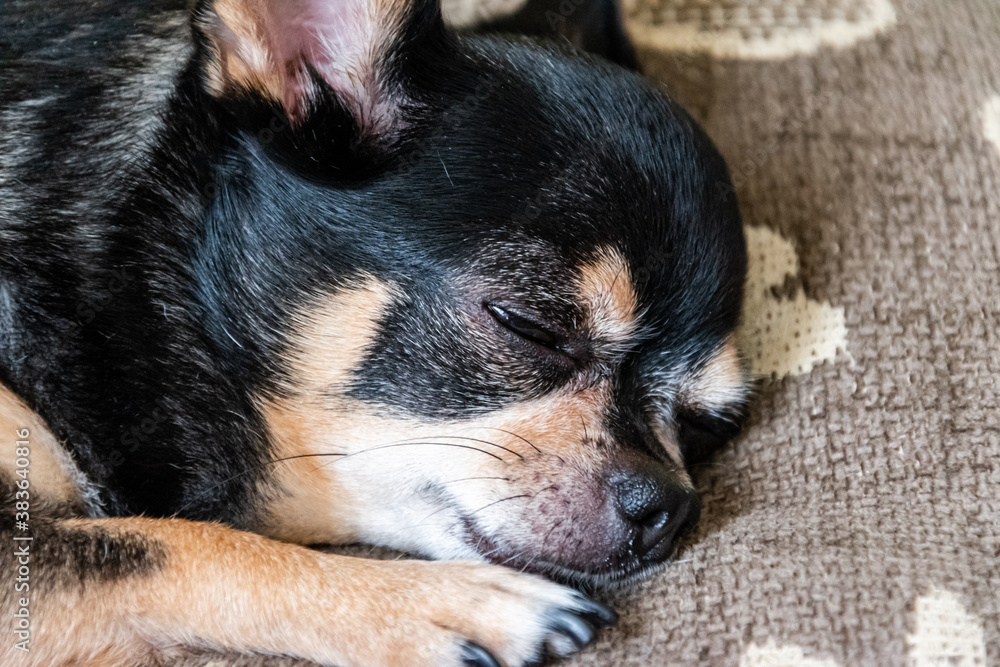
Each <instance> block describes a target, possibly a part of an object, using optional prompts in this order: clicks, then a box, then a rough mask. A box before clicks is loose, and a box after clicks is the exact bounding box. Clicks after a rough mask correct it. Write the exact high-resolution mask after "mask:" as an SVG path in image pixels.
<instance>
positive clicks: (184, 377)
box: [0, 0, 746, 528]
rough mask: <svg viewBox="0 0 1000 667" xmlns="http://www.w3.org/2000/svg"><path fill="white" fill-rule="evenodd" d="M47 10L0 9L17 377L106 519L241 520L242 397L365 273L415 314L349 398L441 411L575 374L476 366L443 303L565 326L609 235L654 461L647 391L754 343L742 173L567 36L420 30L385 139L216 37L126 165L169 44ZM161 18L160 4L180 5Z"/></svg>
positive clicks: (637, 399) (146, 31) (657, 99)
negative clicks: (628, 289) (115, 144)
mask: <svg viewBox="0 0 1000 667" xmlns="http://www.w3.org/2000/svg"><path fill="white" fill-rule="evenodd" d="M55 4H56V6H51V7H50V6H49V5H44V7H43V8H40V7H39V6H38V5H37V4H35V3H29V2H23V1H22V0H13V1H11V0H8V3H7V7H6V9H5V10H4V12H3V14H2V16H0V34H2V35H3V37H2V38H0V39H2V40H3V41H2V43H0V69H2V71H3V77H2V79H0V81H2V84H0V85H2V86H3V87H2V88H0V100H2V105H3V106H2V110H3V112H4V113H10V112H11V110H12V109H15V108H16V109H17V110H18V111H17V113H18V114H20V116H19V117H23V118H25V119H29V120H28V121H26V122H27V123H28V125H22V126H21V127H20V128H18V129H17V130H16V131H17V132H19V133H21V134H20V135H18V136H24V137H26V139H25V141H27V140H28V139H27V137H29V136H30V137H31V138H32V139H31V141H33V142H35V143H33V144H31V145H30V146H26V147H25V151H26V154H25V157H24V159H23V160H15V159H13V158H11V159H10V162H13V163H14V164H13V165H12V166H11V167H10V168H8V169H5V170H4V171H3V172H2V178H3V187H4V191H5V195H4V197H5V198H6V199H7V200H8V201H9V202H11V203H9V204H8V205H6V208H4V207H3V205H0V242H2V248H0V381H2V382H3V383H4V384H6V385H7V386H9V387H11V388H12V389H13V390H14V391H15V392H17V393H18V394H19V395H20V396H21V397H22V398H23V399H24V400H25V401H26V402H27V403H28V404H29V405H30V407H31V408H32V409H34V410H36V411H37V412H38V413H39V414H40V415H42V417H44V418H45V419H46V420H47V422H48V424H49V425H50V426H51V427H52V429H53V431H54V432H55V434H56V435H57V437H58V438H59V439H61V440H62V441H64V442H65V443H66V444H67V446H68V447H69V448H70V450H71V452H72V454H73V456H74V458H75V459H76V461H77V462H78V464H79V466H80V468H81V469H82V470H83V472H84V473H85V474H86V475H87V477H88V478H89V479H90V480H91V481H92V482H93V483H94V485H95V487H96V488H97V489H99V493H100V499H101V501H102V502H103V504H104V506H105V509H106V511H107V512H109V513H110V514H115V515H128V514H137V513H145V514H147V515H150V516H168V515H175V514H176V515H180V516H184V517H188V518H193V519H211V520H221V521H225V522H227V523H229V524H232V525H234V526H237V527H246V528H252V527H253V525H254V522H255V520H256V513H255V511H256V505H255V502H256V498H255V495H254V493H255V492H254V489H255V488H256V487H255V483H256V482H257V481H259V480H260V479H261V478H262V477H263V476H264V475H266V473H267V471H268V465H269V460H270V451H269V444H268V443H267V442H266V441H265V439H264V436H263V435H262V434H263V433H264V424H263V423H262V417H261V415H260V414H259V413H258V412H257V410H256V407H255V404H254V400H253V399H254V397H255V396H259V395H266V394H269V393H279V392H280V391H281V389H280V386H279V380H281V379H282V377H283V373H285V372H286V371H285V369H284V368H283V367H282V365H281V364H280V363H279V360H280V359H281V358H282V353H283V352H285V351H286V350H287V347H288V345H289V339H290V337H291V336H293V335H294V334H295V333H296V332H295V330H294V328H293V326H292V324H291V323H290V321H289V315H290V313H291V312H293V311H294V310H295V309H296V308H298V307H300V306H302V305H303V304H306V303H308V302H309V301H310V299H312V298H314V297H315V295H316V294H318V293H322V292H324V291H329V290H331V289H333V288H335V287H336V286H340V285H345V284H351V283H352V282H353V281H356V280H357V279H358V277H359V276H360V275H361V274H362V273H366V274H371V275H373V276H376V277H379V278H382V279H387V280H392V281H394V282H395V283H397V284H398V285H400V286H401V289H402V291H403V293H404V294H405V298H403V299H402V300H401V301H399V302H398V303H396V304H395V305H394V306H393V309H392V311H391V312H390V313H389V314H388V316H387V318H386V321H385V323H384V326H383V327H382V329H381V331H380V334H379V335H380V337H379V339H378V341H377V345H375V346H374V350H375V352H373V353H372V354H371V355H370V356H369V357H368V358H367V360H366V361H365V364H364V367H363V369H362V371H361V372H360V373H359V376H358V377H359V379H358V380H357V381H356V383H355V384H354V386H353V387H352V388H351V391H352V392H353V394H354V396H356V397H358V398H360V399H363V400H366V401H374V402H378V403H380V404H383V405H385V406H387V407H389V408H391V409H393V410H398V411H400V412H403V413H409V414H415V415H420V416H422V417H425V418H430V419H444V418H449V419H452V418H461V417H466V416H471V415H475V414H481V413H483V412H486V411H489V410H494V409H497V408H500V407H502V406H505V405H507V404H509V403H510V402H512V401H514V400H515V399H523V398H525V397H529V396H538V395H542V394H544V393H545V392H547V391H550V390H551V389H552V388H554V387H556V386H559V385H560V384H561V383H563V382H564V381H565V379H566V376H567V373H569V372H570V370H568V369H567V368H566V366H565V365H561V364H559V363H556V362H552V363H549V362H548V361H545V359H544V358H543V359H542V360H541V361H539V359H538V358H536V357H532V356H529V355H525V354H521V353H518V348H516V347H515V346H516V345H517V344H519V343H511V348H510V349H508V350H503V349H497V350H495V354H494V355H492V356H484V355H483V354H482V353H481V352H480V351H481V350H482V347H481V346H478V345H477V344H476V342H475V341H472V340H470V338H469V336H470V333H469V332H468V331H466V330H463V329H462V328H461V327H459V326H457V325H456V324H455V322H456V320H455V319H454V318H452V317H449V314H450V313H455V312H463V311H468V310H469V309H473V310H474V309H478V308H480V307H481V306H482V303H484V302H486V301H489V302H504V301H511V302H518V303H522V304H523V303H527V304H529V306H530V307H531V308H532V309H534V310H536V311H540V312H543V313H545V316H546V317H547V318H549V319H551V320H552V321H553V322H556V323H558V322H572V320H573V318H574V313H573V312H572V309H571V308H568V307H567V306H566V301H567V300H566V298H565V294H562V293H560V291H559V290H560V287H559V286H560V285H566V284H568V282H569V278H570V276H571V275H572V273H571V272H572V270H573V267H574V266H576V265H577V264H578V263H579V262H580V261H581V260H582V259H584V258H586V257H587V256H588V254H589V253H591V252H592V250H593V248H594V247H595V246H597V245H600V244H611V245H613V246H615V247H617V248H619V249H620V250H621V252H622V253H623V254H624V256H625V257H626V259H627V261H628V262H629V264H630V266H631V267H632V270H633V273H634V274H635V275H636V276H637V282H638V285H637V287H638V289H639V296H640V299H641V306H642V309H643V310H644V312H645V315H644V318H643V321H642V326H643V330H644V331H646V332H648V334H647V335H646V336H645V338H644V339H643V341H642V342H641V344H637V346H636V347H635V348H634V349H633V350H631V351H630V353H629V356H628V360H627V362H626V363H624V364H622V365H621V366H620V367H618V368H617V370H616V371H615V373H616V379H615V387H616V391H617V392H618V398H617V400H616V404H617V405H619V406H629V407H623V408H622V409H621V410H619V412H618V413H617V414H616V415H615V416H614V420H615V424H614V425H613V427H614V429H616V430H617V431H621V432H627V433H630V434H631V435H632V436H633V437H631V438H630V441H631V442H635V443H636V446H637V447H639V448H642V449H646V450H647V451H652V449H653V445H652V444H651V442H652V441H651V435H650V434H649V432H648V427H647V426H644V424H645V421H644V420H643V419H642V411H643V410H645V409H646V408H647V407H648V406H646V405H645V404H644V398H643V388H644V386H645V384H644V383H645V382H646V378H648V377H650V376H651V375H655V374H656V373H659V372H666V371H667V370H670V369H674V368H676V367H678V366H687V367H695V366H697V364H699V363H702V362H703V361H704V359H705V358H706V357H707V356H708V355H709V354H710V353H711V352H712V351H713V350H715V349H716V348H717V347H718V346H719V345H720V344H721V342H722V341H723V340H724V339H725V338H726V337H727V336H728V335H729V334H730V333H731V332H732V330H733V329H734V328H735V326H736V323H737V320H738V318H739V312H740V302H741V297H742V282H743V276H744V274H745V267H746V259H745V248H744V242H743V236H742V231H741V227H740V222H739V214H738V211H737V209H736V204H735V201H734V200H733V199H732V198H728V197H720V196H718V193H719V192H725V191H728V189H731V188H728V186H729V177H728V175H727V171H726V167H725V165H724V164H723V161H722V159H721V157H720V156H719V154H718V153H717V151H716V150H715V149H714V147H713V146H712V144H711V142H710V141H709V139H708V138H707V137H706V136H705V134H704V133H703V132H702V131H701V130H700V129H699V128H698V127H697V125H696V124H695V123H694V122H693V121H692V120H691V119H690V118H689V117H688V116H687V114H686V113H684V111H683V110H681V109H680V108H679V107H678V106H677V105H675V104H674V103H672V102H671V101H670V100H669V99H668V98H667V97H666V96H665V95H664V94H663V93H662V92H661V91H659V90H657V89H655V88H654V87H653V86H652V85H650V84H649V83H647V82H646V81H644V80H643V79H642V78H641V77H640V76H639V75H638V74H635V73H632V72H628V71H625V70H623V69H622V68H620V67H618V66H616V65H612V64H609V63H607V62H604V61H602V60H598V59H593V58H589V57H586V56H580V55H577V54H574V53H571V52H570V51H568V50H564V49H563V48H562V47H561V46H560V45H559V44H558V43H556V44H549V45H541V44H538V43H535V42H531V41H527V40H523V41H515V42H512V41H509V40H505V39H499V38H495V37H484V36H461V37H457V36H452V35H450V34H447V33H445V32H443V31H441V30H440V28H439V26H438V24H437V17H436V15H434V14H433V13H432V14H428V15H427V16H423V17H419V18H418V19H415V20H413V21H412V23H411V26H410V28H409V29H410V30H411V34H408V36H407V39H406V44H407V45H409V46H408V47H407V48H408V50H407V53H406V57H402V56H400V55H398V54H394V53H390V54H389V55H388V56H387V64H386V67H388V68H389V69H390V71H392V72H393V73H394V76H395V77H396V78H397V80H398V81H399V82H400V84H401V85H403V86H405V88H406V91H407V93H408V94H409V95H410V98H411V102H410V106H408V108H407V109H406V110H405V115H406V120H407V123H406V125H405V127H406V129H405V131H403V132H402V133H401V134H400V135H398V136H395V137H391V138H390V140H386V139H384V138H383V139H380V140H378V141H373V140H369V139H366V137H365V136H364V132H363V131H362V129H361V128H359V126H358V125H357V124H356V123H355V121H354V118H353V117H352V116H351V114H350V113H348V111H347V110H346V108H345V107H344V106H343V105H342V104H341V101H340V100H339V99H338V98H337V97H336V95H334V94H333V93H332V91H328V92H327V93H325V94H324V95H322V96H321V97H320V99H319V101H318V102H317V103H316V105H315V107H314V108H313V110H312V113H311V114H310V115H309V116H308V119H307V121H306V122H305V124H304V125H299V126H294V127H293V124H292V123H291V122H290V120H289V119H288V118H287V117H286V116H285V114H284V112H283V111H282V110H281V109H280V108H278V107H277V106H276V105H274V104H272V103H268V102H266V101H265V100H263V99H257V98H254V97H252V96H250V95H245V96H243V97H241V98H238V99H237V98H233V97H228V98H226V99H224V100H221V101H220V100H218V99H216V98H213V97H211V96H209V95H208V94H207V93H206V92H205V91H204V86H203V83H202V81H201V79H200V74H199V72H200V71H201V63H202V62H203V60H204V59H205V58H207V57H208V55H207V53H206V52H205V51H204V49H202V48H197V49H196V50H195V51H194V53H193V56H192V59H191V60H190V61H188V63H187V65H183V66H181V65H182V63H178V66H177V67H175V68H174V69H175V71H176V78H175V80H174V84H173V85H174V89H173V92H172V93H171V94H169V96H165V99H164V101H163V103H162V104H161V105H159V107H158V108H159V114H160V115H161V117H162V123H160V124H159V127H158V129H157V130H156V134H155V136H154V137H152V138H151V139H150V140H149V141H148V143H146V144H143V145H142V146H141V147H140V148H141V150H140V152H138V153H136V152H133V151H132V150H131V149H128V150H115V149H114V148H112V149H106V148H102V147H101V145H100V141H101V139H102V137H103V138H107V137H108V136H112V135H113V133H114V131H115V129H116V127H117V125H118V124H120V123H122V122H123V121H122V118H124V117H127V116H128V115H129V113H130V110H129V108H128V106H127V104H126V103H122V102H121V97H120V95H119V94H118V93H116V95H118V97H115V98H114V99H115V102H114V103H113V104H112V103H110V102H109V97H108V96H109V91H110V90H117V87H120V86H122V85H125V84H124V83H123V82H125V81H130V82H132V83H129V84H127V85H130V86H135V85H136V84H135V83H134V77H135V76H136V75H137V73H138V72H140V71H142V70H144V69H147V68H150V67H152V66H153V65H152V64H151V63H150V62H149V61H148V58H147V57H146V56H145V55H143V51H142V50H141V49H139V48H135V47H136V45H141V44H143V43H144V40H149V39H151V38H158V39H162V40H165V41H169V40H175V39H177V36H176V33H175V31H172V30H168V29H167V28H164V27H162V20H160V19H153V18H151V16H152V12H151V10H150V8H149V7H148V5H149V3H143V2H120V1H116V2H114V3H108V2H79V3H70V2H60V3H55ZM169 4H170V6H169V7H168V6H167V5H168V3H158V4H157V5H156V7H155V10H156V12H164V11H166V10H167V9H174V10H181V9H183V7H182V5H183V3H169ZM609 7H611V5H610V4H609V3H604V2H598V3H594V5H593V8H592V9H593V11H595V12H600V11H611V10H613V8H612V9H611V10H609V9H608V8H609ZM588 11H589V10H588ZM582 12H583V10H582V9H581V16H582V15H583V14H582ZM80 26H89V27H88V28H87V29H86V30H84V31H83V32H82V33H81V32H80V30H81V28H80ZM609 30H610V31H611V32H612V33H615V31H618V30H620V26H619V25H618V24H617V23H613V24H611V27H610V28H609ZM602 39H605V40H606V41H607V44H606V45H605V48H602V49H601V50H602V51H604V52H605V53H607V54H609V55H610V56H612V57H613V58H615V59H617V60H619V61H620V62H623V63H624V64H626V65H631V64H634V62H633V60H632V56H631V55H630V52H624V53H618V54H617V55H616V54H615V53H614V52H612V51H609V48H610V46H608V45H610V44H613V43H616V42H615V38H614V37H613V36H612V37H608V36H607V35H604V37H602ZM581 43H582V44H583V45H584V46H587V44H589V43H591V42H590V41H587V40H584V41H583V42H581ZM623 49H624V47H623ZM624 51H627V49H624ZM134 92H135V94H136V95H137V96H138V97H139V98H141V97H142V96H144V95H152V94H154V93H155V91H152V90H137V89H134ZM37 99H48V101H47V102H46V103H45V104H44V105H43V107H42V108H40V109H39V110H38V111H37V112H35V111H34V110H33V109H34V107H32V106H31V101H32V100H37ZM18 105H20V106H18ZM102 151H103V152H102ZM108 161H110V162H111V164H110V165H109V164H108ZM95 173H97V174H99V176H100V178H99V179H97V180H96V181H95V178H94V174H95ZM535 241H541V242H544V243H545V244H546V245H545V246H544V247H540V246H538V245H537V244H536V245H533V242H535ZM540 276H542V277H543V280H544V282H545V283H546V284H549V285H552V286H553V287H552V290H551V291H550V292H549V293H544V294H542V293H537V292H536V291H535V287H534V286H535V285H536V284H537V282H538V280H539V277H540ZM460 284H461V285H482V286H483V287H482V289H479V290H478V291H477V290H472V291H471V292H470V291H468V290H462V289H459V288H458V287H457V285H460ZM725 416H727V415H723V417H725ZM696 417H697V418H698V419H703V418H704V416H696ZM717 418H718V416H716V417H713V418H712V419H717ZM713 423H714V422H713Z"/></svg>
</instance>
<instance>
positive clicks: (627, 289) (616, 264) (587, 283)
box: [578, 247, 639, 342]
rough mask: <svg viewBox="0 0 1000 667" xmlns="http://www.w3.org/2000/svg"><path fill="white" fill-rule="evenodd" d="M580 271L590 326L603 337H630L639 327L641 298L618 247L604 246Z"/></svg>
mask: <svg viewBox="0 0 1000 667" xmlns="http://www.w3.org/2000/svg"><path fill="white" fill-rule="evenodd" d="M579 271H580V278H579V283H578V295H579V299H580V302H581V304H582V305H583V306H584V310H585V312H586V313H587V322H586V324H587V326H588V327H589V328H590V329H591V331H593V332H594V333H595V334H596V335H597V336H599V337H601V338H606V339H608V340H611V341H614V342H624V341H626V340H628V338H629V336H630V335H631V334H632V333H633V331H635V328H636V323H637V320H638V307H639V298H638V296H637V295H636V293H635V287H634V286H633V284H632V273H631V271H630V270H629V267H628V263H627V262H626V261H625V258H624V257H623V256H622V254H621V253H620V252H619V251H618V250H616V249H615V248H611V247H604V248H601V249H600V250H599V251H598V252H597V254H596V255H595V257H594V258H593V259H592V260H591V261H589V262H587V263H586V264H584V265H583V266H581V267H580V269H579Z"/></svg>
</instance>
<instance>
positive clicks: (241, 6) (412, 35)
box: [195, 0, 444, 136]
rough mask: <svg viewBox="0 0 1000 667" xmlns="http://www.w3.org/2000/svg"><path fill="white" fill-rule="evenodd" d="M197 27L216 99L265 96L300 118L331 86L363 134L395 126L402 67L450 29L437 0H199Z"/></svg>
mask: <svg viewBox="0 0 1000 667" xmlns="http://www.w3.org/2000/svg"><path fill="white" fill-rule="evenodd" d="M195 30H196V33H197V34H198V37H199V42H200V44H201V45H202V46H203V48H204V51H203V57H202V59H201V61H202V62H201V67H202V77H203V81H204V85H205V88H206V89H207V91H208V92H209V93H210V94H211V95H213V96H214V97H216V98H219V99H226V98H242V99H247V98H258V99H259V98H263V100H265V101H266V102H268V103H270V104H274V105H277V107H278V108H280V109H281V110H283V112H284V114H285V115H286V116H287V119H288V121H289V122H290V123H291V125H292V126H301V125H303V124H306V123H307V121H308V120H309V115H310V114H311V113H312V112H313V110H315V109H316V108H317V107H318V106H321V105H322V103H323V101H324V98H325V97H330V95H331V93H332V94H333V96H334V97H335V98H336V100H337V101H338V102H339V104H341V105H342V106H343V107H344V109H346V111H347V112H348V113H349V114H350V116H352V117H353V119H354V122H355V124H356V129H357V131H358V132H359V133H360V135H362V136H367V135H379V134H384V133H388V132H391V131H392V130H393V128H394V127H397V126H398V125H399V121H400V120H401V118H400V114H401V113H402V111H401V110H402V109H404V108H406V107H407V106H408V103H409V102H411V100H409V99H408V97H407V91H406V89H405V85H404V79H405V77H403V76H402V72H401V66H402V64H404V63H406V62H407V59H408V57H409V56H410V55H411V54H412V52H414V51H416V50H418V49H420V48H421V45H422V44H425V43H427V42H428V41H429V40H433V39H434V38H435V37H438V36H441V35H443V34H444V33H443V31H444V27H443V24H442V21H441V13H440V7H439V0H202V1H201V2H200V3H199V5H198V7H197V8H196V10H195Z"/></svg>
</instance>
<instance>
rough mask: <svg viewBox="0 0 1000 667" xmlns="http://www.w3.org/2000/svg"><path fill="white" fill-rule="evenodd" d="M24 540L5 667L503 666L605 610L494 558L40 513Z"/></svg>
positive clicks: (569, 636)
mask: <svg viewBox="0 0 1000 667" xmlns="http://www.w3.org/2000/svg"><path fill="white" fill-rule="evenodd" d="M0 495H3V494H0ZM4 523H5V524H9V522H6V521H5V522H4ZM4 529H5V530H6V525H5V526H4ZM11 537H12V536H11V535H10V533H9V532H8V533H7V534H6V535H4V538H5V539H4V542H5V544H8V545H10V544H13V542H11ZM32 538H33V539H32V540H31V541H30V560H29V561H28V563H29V565H28V571H29V572H30V574H28V578H27V581H28V582H29V584H30V590H26V591H24V592H15V584H16V583H17V582H16V581H15V579H16V578H17V576H18V574H17V573H18V567H17V563H16V562H15V563H14V565H15V567H9V566H8V565H4V567H3V568H2V573H3V574H0V585H2V586H3V593H2V594H0V599H2V600H3V601H4V609H3V614H4V616H5V617H7V618H10V617H11V616H10V612H11V611H13V608H15V607H17V608H21V605H20V602H23V600H20V598H21V597H25V598H30V600H29V601H28V604H27V605H26V607H27V608H28V609H29V613H30V617H29V618H30V643H29V644H28V645H27V648H29V649H30V650H29V651H24V650H22V649H23V648H25V647H24V646H22V647H21V648H17V647H15V646H14V642H13V641H11V638H10V637H8V638H6V639H5V640H4V644H3V647H2V648H0V664H3V665H31V666H34V665H44V666H45V667H48V666H50V665H81V664H85V665H90V664H97V665H102V666H103V665H118V664H128V665H132V664H136V662H137V660H141V657H142V656H143V655H152V654H155V653H156V652H157V651H158V650H161V649H169V648H174V647H177V646H187V647H200V648H207V649H211V650H219V651H226V652H243V653H270V654H283V655H289V656H297V657H301V658H305V659H308V660H312V661H315V662H318V663H321V664H327V665H339V666H342V667H349V666H355V665H357V666H363V667H376V666H383V665H385V666H388V665H399V666H402V665H407V666H409V665H414V666H425V665H426V666H427V667H432V666H433V667H438V666H451V665H455V666H458V665H496V664H498V663H497V662H496V661H497V660H498V661H499V662H500V663H502V664H504V665H509V666H513V665H521V664H523V663H525V662H527V661H530V660H533V659H536V658H537V657H538V656H539V655H540V654H541V653H542V652H543V651H544V650H545V649H546V647H550V648H551V649H554V650H555V651H557V652H567V651H570V650H572V649H575V648H579V647H580V646H582V645H584V644H586V643H587V642H589V641H590V639H591V638H592V636H593V631H592V629H591V628H592V626H594V625H601V624H606V623H609V622H611V621H612V619H613V613H612V612H610V611H608V610H606V609H605V608H604V607H601V606H599V605H596V604H594V603H592V602H589V601H587V600H586V599H584V598H583V597H581V596H580V595H579V594H577V593H575V592H574V591H572V590H570V589H567V588H563V587H561V586H557V585H555V584H552V583H549V582H547V581H544V580H542V579H540V578H537V577H531V576H525V575H519V574H517V573H514V572H512V571H509V570H506V569H503V568H499V567H494V566H486V565H479V564H471V563H462V562H420V561H373V560H365V559H358V558H349V557H342V556H332V555H328V554H323V553H320V552H316V551H312V550H310V549H306V548H303V547H298V546H294V545H290V544H284V543H280V542H274V541H271V540H268V539H266V538H263V537H260V536H258V535H255V534H251V533H244V532H240V531H236V530H232V529H230V528H226V527H224V526H221V525H217V524H208V523H197V522H191V521H184V520H179V519H146V518H122V519H99V520H89V519H58V520H49V521H40V520H37V521H34V523H33V526H32ZM23 543H24V542H22V544H23ZM4 551H5V552H7V553H10V549H4ZM4 560H8V558H5V559H4Z"/></svg>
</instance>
